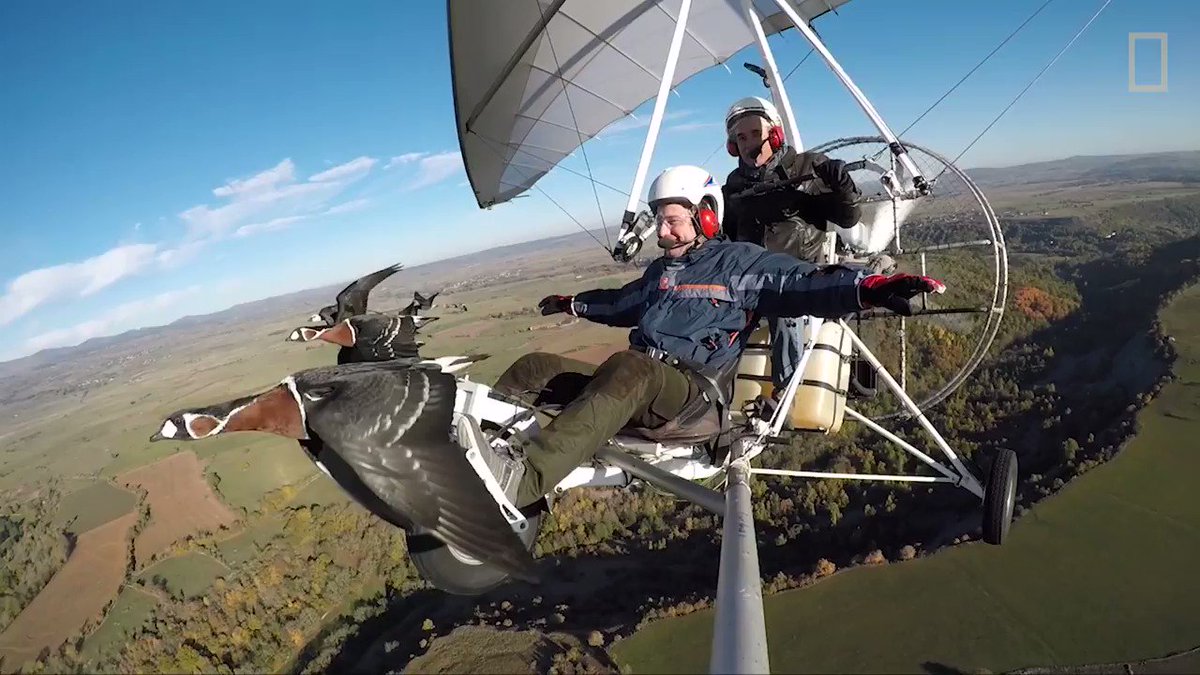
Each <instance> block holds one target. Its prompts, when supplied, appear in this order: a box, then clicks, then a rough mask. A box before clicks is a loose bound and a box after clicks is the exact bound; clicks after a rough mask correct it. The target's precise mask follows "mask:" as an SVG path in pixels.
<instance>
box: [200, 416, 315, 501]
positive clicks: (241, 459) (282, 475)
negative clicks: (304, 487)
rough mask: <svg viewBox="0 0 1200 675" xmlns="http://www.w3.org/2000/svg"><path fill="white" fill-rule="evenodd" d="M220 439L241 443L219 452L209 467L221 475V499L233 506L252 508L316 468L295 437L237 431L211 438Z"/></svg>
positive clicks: (211, 472)
mask: <svg viewBox="0 0 1200 675" xmlns="http://www.w3.org/2000/svg"><path fill="white" fill-rule="evenodd" d="M238 436H240V438H238ZM218 442H226V443H232V442H240V446H241V447H239V448H238V449H235V450H227V451H224V452H220V453H219V454H217V455H216V456H214V457H213V458H212V459H211V460H210V461H209V463H208V466H207V467H206V470H207V471H208V473H210V474H213V475H215V476H217V477H218V478H219V479H220V481H219V482H218V483H217V490H218V491H219V492H220V493H221V498H222V500H223V501H224V502H225V503H226V504H228V505H229V506H230V507H232V508H234V509H238V508H244V509H247V510H248V511H253V510H255V509H257V508H258V506H259V503H260V502H261V501H262V497H263V495H264V494H266V493H267V492H270V491H271V490H274V489H276V488H280V487H283V486H284V485H288V484H290V483H295V482H297V481H300V480H303V479H305V478H307V477H308V476H311V475H312V474H313V472H315V471H317V467H316V465H315V464H313V462H312V460H310V459H309V458H308V457H307V456H306V455H305V454H304V452H303V451H302V450H301V449H300V446H298V445H296V442H295V441H292V440H287V439H283V438H279V437H276V436H267V435H266V434H235V435H230V436H229V437H228V438H226V439H213V440H212V443H214V444H215V443H218ZM195 445H197V446H199V445H200V444H199V443H196V444H195Z"/></svg>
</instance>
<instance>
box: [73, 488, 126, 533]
mask: <svg viewBox="0 0 1200 675" xmlns="http://www.w3.org/2000/svg"><path fill="white" fill-rule="evenodd" d="M137 502H138V500H137V497H136V496H135V495H134V494H133V493H132V492H129V491H128V490H123V489H121V488H119V487H117V486H115V485H113V484H112V483H109V482H108V481H92V482H90V483H89V484H88V485H86V486H85V487H82V488H80V489H78V490H75V491H74V492H71V493H70V494H68V495H67V496H65V497H63V500H62V505H61V506H60V507H59V512H58V520H59V522H60V523H62V524H63V525H64V526H65V527H66V529H67V530H68V531H69V532H72V533H74V534H79V533H81V532H87V531H88V530H90V529H92V528H93V527H97V526H99V525H103V524H104V523H107V522H108V521H110V520H112V519H113V518H117V517H120V516H122V515H124V514H126V513H129V512H130V511H131V510H132V509H133V508H134V507H135V506H137Z"/></svg>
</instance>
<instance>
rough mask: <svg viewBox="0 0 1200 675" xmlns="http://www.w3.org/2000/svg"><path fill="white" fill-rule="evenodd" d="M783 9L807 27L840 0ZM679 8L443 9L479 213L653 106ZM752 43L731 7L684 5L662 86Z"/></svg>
mask: <svg viewBox="0 0 1200 675" xmlns="http://www.w3.org/2000/svg"><path fill="white" fill-rule="evenodd" d="M791 2H792V6H793V7H795V8H796V9H797V11H798V13H799V14H800V16H802V17H804V18H805V20H807V21H810V22H811V21H812V19H814V18H816V17H818V16H820V15H822V14H824V13H826V12H828V11H831V10H833V9H835V8H836V7H838V6H840V5H844V4H845V3H847V2H849V0H791ZM680 4H681V3H680V0H661V1H659V0H493V1H490V2H483V1H481V0H448V13H449V23H450V59H451V69H452V73H453V85H454V108H455V114H456V116H457V123H458V137H459V146H460V148H461V149H462V154H463V161H464V163H465V165H466V170H467V176H468V178H469V179H470V181H471V187H472V189H473V190H474V192H475V198H476V200H477V201H478V202H479V205H480V206H481V207H487V206H491V205H494V204H499V203H502V202H505V201H508V200H510V199H512V198H513V197H516V196H518V195H520V194H522V193H523V192H525V191H526V190H528V189H529V188H530V187H531V186H532V185H533V184H534V183H536V182H537V181H538V179H540V178H541V177H542V176H543V175H545V174H546V172H548V171H549V170H550V169H552V168H553V167H554V166H555V165H557V164H558V163H559V162H560V161H562V159H563V158H565V157H566V156H568V155H569V154H571V152H573V151H574V150H575V149H576V148H577V147H579V145H580V142H581V140H587V139H589V138H592V137H593V136H595V135H596V134H597V133H599V132H600V131H602V130H603V129H604V128H605V127H606V126H608V125H609V124H611V123H612V122H614V121H616V120H618V119H621V118H623V117H625V116H627V115H628V114H629V113H630V112H632V111H633V110H635V109H636V108H637V107H638V106H640V105H641V104H643V103H645V102H646V101H647V100H649V99H651V98H653V97H654V96H655V94H657V92H658V86H659V82H660V81H661V79H662V73H663V70H664V65H665V63H666V58H667V51H668V47H669V46H670V42H671V34H672V32H673V31H674V29H675V17H676V16H678V13H679V7H680ZM754 6H755V8H756V9H757V10H758V13H759V15H760V16H762V17H763V28H764V30H765V31H766V32H767V34H773V33H777V32H779V31H780V29H781V28H784V27H787V26H790V25H791V23H790V22H789V21H788V18H787V15H786V14H784V13H783V12H782V11H781V10H780V9H779V6H778V5H777V4H776V3H775V2H774V1H773V0H754ZM753 43H754V32H753V29H752V28H751V27H750V24H749V22H748V19H747V18H746V15H745V12H744V9H743V5H742V0H692V6H691V10H690V16H689V18H688V22H687V36H686V37H685V38H684V41H683V46H682V49H681V51H680V54H679V62H678V65H677V66H676V70H675V76H674V78H673V82H672V86H677V85H679V84H680V83H681V82H683V81H684V80H686V79H688V78H689V77H691V76H693V75H695V74H696V73H699V72H700V71H702V70H705V69H707V68H710V67H712V66H715V65H719V64H720V63H722V62H724V61H725V60H726V59H728V58H730V57H731V56H732V55H733V54H735V53H736V52H738V51H740V50H741V49H743V48H744V47H746V46H748V45H750V44H753ZM756 60H757V59H756ZM564 85H565V90H564ZM564 91H565V94H564Z"/></svg>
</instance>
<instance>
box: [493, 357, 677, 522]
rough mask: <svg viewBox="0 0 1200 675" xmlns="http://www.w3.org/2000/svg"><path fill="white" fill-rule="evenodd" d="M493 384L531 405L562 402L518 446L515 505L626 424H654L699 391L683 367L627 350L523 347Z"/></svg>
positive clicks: (548, 486) (532, 497)
mask: <svg viewBox="0 0 1200 675" xmlns="http://www.w3.org/2000/svg"><path fill="white" fill-rule="evenodd" d="M495 389H496V390H497V391H498V392H500V393H503V394H506V395H508V396H512V397H516V398H519V399H521V400H522V401H524V402H525V403H526V405H530V406H533V405H545V404H558V405H563V406H565V407H564V408H563V410H562V412H560V413H559V414H558V416H557V417H555V418H554V419H553V420H552V421H551V422H550V423H549V424H548V425H546V427H545V428H543V429H542V430H541V433H540V434H539V435H538V436H537V437H536V438H534V439H532V440H531V441H530V443H529V444H528V445H527V446H526V448H525V456H526V459H525V466H526V469H525V475H524V476H523V477H522V478H521V485H520V487H519V489H518V491H517V506H518V507H524V506H527V505H529V504H532V503H533V502H535V501H537V500H538V499H541V498H542V496H543V495H545V494H546V493H547V492H549V491H550V490H552V489H553V488H554V486H555V485H557V484H558V482H559V481H561V480H562V479H563V478H565V477H566V476H567V474H569V473H571V471H572V470H574V469H575V467H577V466H579V465H580V464H582V463H584V462H587V461H588V460H589V459H591V458H592V456H594V455H595V454H596V452H597V451H598V450H599V449H600V448H601V447H603V446H604V444H605V443H607V442H608V441H609V439H611V438H612V437H613V435H615V434H616V433H617V432H618V431H620V430H621V429H622V428H624V427H625V426H627V425H630V424H631V423H632V426H635V427H645V428H647V429H655V428H658V427H661V426H662V425H663V424H666V423H667V422H669V421H671V420H673V419H674V418H676V417H677V416H678V415H679V413H680V412H681V411H682V410H683V409H684V406H685V405H687V403H688V402H689V401H691V400H692V398H693V397H694V396H697V395H699V391H698V388H697V387H696V385H695V384H694V383H693V382H692V380H691V378H689V377H688V376H687V375H685V374H683V373H682V372H680V371H679V370H676V369H675V368H672V367H670V366H668V365H666V364H665V363H662V362H661V361H657V360H655V359H652V358H650V357H649V356H647V355H645V354H643V353H642V352H639V351H634V350H626V351H621V352H617V353H616V354H613V355H612V356H610V357H608V360H606V361H605V362H604V363H602V364H600V365H599V366H595V365H592V364H590V363H585V362H583V361H577V360H575V359H569V358H566V357H563V356H559V355H557V354H545V353H541V352H535V353H532V354H527V355H525V356H522V357H521V358H520V359H518V360H517V362H516V363H514V364H512V366H510V367H509V369H508V370H506V371H504V374H503V375H501V376H500V379H499V380H497V381H496V386H495Z"/></svg>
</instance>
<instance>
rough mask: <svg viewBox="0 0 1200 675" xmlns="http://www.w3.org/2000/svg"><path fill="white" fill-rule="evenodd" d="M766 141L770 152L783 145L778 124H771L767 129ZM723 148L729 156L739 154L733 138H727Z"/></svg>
mask: <svg viewBox="0 0 1200 675" xmlns="http://www.w3.org/2000/svg"><path fill="white" fill-rule="evenodd" d="M767 143H768V144H769V145H770V146H771V151H772V152H774V151H777V150H779V149H780V148H782V147H783V127H781V126H779V125H771V128H770V129H769V130H768V131H767ZM725 150H726V151H727V152H728V153H729V156H730V157H740V156H741V153H739V152H738V146H737V143H736V142H734V141H733V140H728V141H726V142H725Z"/></svg>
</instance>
